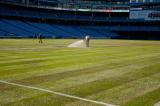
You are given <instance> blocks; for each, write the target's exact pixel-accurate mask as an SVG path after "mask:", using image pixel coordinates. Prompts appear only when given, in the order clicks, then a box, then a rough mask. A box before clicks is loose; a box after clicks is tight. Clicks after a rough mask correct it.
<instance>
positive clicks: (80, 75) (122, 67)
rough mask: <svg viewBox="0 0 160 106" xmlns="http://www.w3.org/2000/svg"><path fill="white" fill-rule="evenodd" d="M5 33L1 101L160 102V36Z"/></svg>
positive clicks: (51, 105) (137, 105) (18, 104)
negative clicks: (83, 38)
mask: <svg viewBox="0 0 160 106" xmlns="http://www.w3.org/2000/svg"><path fill="white" fill-rule="evenodd" d="M75 41H78V40H77V39H72V40H71V39H61V40H60V39H45V40H44V41H43V43H42V44H39V43H38V41H37V40H36V39H0V106H115V105H118V106H160V41H143V40H93V39H92V40H91V42H90V47H89V48H68V47H67V46H68V45H69V44H71V43H73V42H75Z"/></svg>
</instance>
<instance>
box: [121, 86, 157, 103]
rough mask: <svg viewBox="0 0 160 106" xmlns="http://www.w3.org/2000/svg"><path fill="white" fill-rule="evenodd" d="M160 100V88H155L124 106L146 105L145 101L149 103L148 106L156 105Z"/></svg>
mask: <svg viewBox="0 0 160 106" xmlns="http://www.w3.org/2000/svg"><path fill="white" fill-rule="evenodd" d="M159 101H160V88H158V89H156V90H153V91H151V92H149V93H146V94H144V95H142V96H138V97H136V98H134V99H132V100H130V101H128V102H127V103H125V104H124V105H123V106H145V103H148V104H147V105H148V106H154V104H155V103H158V102H159Z"/></svg>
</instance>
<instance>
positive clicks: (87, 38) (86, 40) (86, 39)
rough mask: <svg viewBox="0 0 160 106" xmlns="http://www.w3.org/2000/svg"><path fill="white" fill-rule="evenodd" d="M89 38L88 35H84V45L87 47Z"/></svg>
mask: <svg viewBox="0 0 160 106" xmlns="http://www.w3.org/2000/svg"><path fill="white" fill-rule="evenodd" d="M89 40H90V36H89V35H86V36H85V42H86V47H89Z"/></svg>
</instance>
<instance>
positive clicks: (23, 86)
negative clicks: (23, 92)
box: [0, 80, 116, 106]
mask: <svg viewBox="0 0 160 106" xmlns="http://www.w3.org/2000/svg"><path fill="white" fill-rule="evenodd" d="M0 82H1V83H4V84H8V85H14V86H18V87H22V88H28V89H34V90H39V91H43V92H47V93H51V94H55V95H58V96H63V97H67V98H72V99H77V100H81V101H85V102H91V103H95V104H99V105H103V106H116V105H113V104H109V103H105V102H101V101H96V100H91V99H87V98H82V97H78V96H74V95H69V94H65V93H61V92H56V91H51V90H48V89H44V88H39V87H34V86H28V85H22V84H18V83H13V82H8V81H4V80H0Z"/></svg>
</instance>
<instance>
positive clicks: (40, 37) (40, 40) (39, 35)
mask: <svg viewBox="0 0 160 106" xmlns="http://www.w3.org/2000/svg"><path fill="white" fill-rule="evenodd" d="M38 39H39V43H43V41H42V34H41V33H39V34H38Z"/></svg>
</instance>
